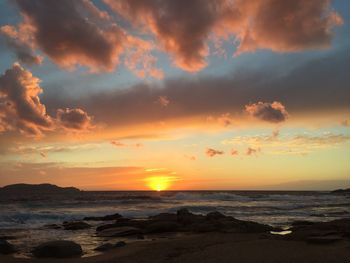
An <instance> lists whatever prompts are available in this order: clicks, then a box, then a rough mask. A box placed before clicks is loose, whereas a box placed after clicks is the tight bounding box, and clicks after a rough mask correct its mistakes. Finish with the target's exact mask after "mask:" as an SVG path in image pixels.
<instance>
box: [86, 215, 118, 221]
mask: <svg viewBox="0 0 350 263" xmlns="http://www.w3.org/2000/svg"><path fill="white" fill-rule="evenodd" d="M120 218H122V216H121V215H120V214H118V213H116V214H113V215H106V216H101V217H96V216H95V217H94V216H90V217H84V219H83V220H84V221H111V220H117V219H120Z"/></svg>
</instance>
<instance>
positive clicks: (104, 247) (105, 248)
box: [94, 243, 114, 252]
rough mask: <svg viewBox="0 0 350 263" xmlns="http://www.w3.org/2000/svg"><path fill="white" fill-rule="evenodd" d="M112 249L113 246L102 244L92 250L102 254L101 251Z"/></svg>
mask: <svg viewBox="0 0 350 263" xmlns="http://www.w3.org/2000/svg"><path fill="white" fill-rule="evenodd" d="M112 248H114V246H113V244H111V243H106V244H102V245H101V246H98V247H96V248H95V249H94V250H96V251H101V252H102V251H107V250H110V249H112Z"/></svg>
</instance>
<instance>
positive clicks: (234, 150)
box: [231, 149, 239, 156]
mask: <svg viewBox="0 0 350 263" xmlns="http://www.w3.org/2000/svg"><path fill="white" fill-rule="evenodd" d="M238 154H239V152H238V150H236V149H232V150H231V155H233V156H235V155H238Z"/></svg>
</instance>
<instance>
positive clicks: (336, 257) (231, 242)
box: [0, 233, 350, 263]
mask: <svg viewBox="0 0 350 263" xmlns="http://www.w3.org/2000/svg"><path fill="white" fill-rule="evenodd" d="M349 255H350V242H349V240H342V241H339V242H335V243H333V244H328V245H319V244H318V245H316V244H309V243H307V242H305V241H295V240H288V239H283V238H280V237H269V236H266V235H264V234H255V233H252V234H250V233H204V234H189V235H183V236H177V237H173V238H171V239H159V240H155V241H145V242H136V243H130V244H127V245H126V246H125V247H121V248H114V249H112V250H110V251H107V252H105V253H103V254H101V255H97V256H91V257H81V258H80V257H78V258H69V259H49V258H44V259H36V258H14V257H12V256H10V255H8V256H4V255H1V256H0V262H2V263H40V262H48V263H50V262H66V263H109V262H110V263H112V262H118V263H127V262H136V263H150V262H152V263H157V262H184V263H187V262H196V261H198V262H203V263H205V262H239V263H250V262H266V263H288V262H290V263H292V262H301V263H303V262H305V263H313V262H314V263H316V262H317V263H337V262H340V263H341V262H346V261H347V260H348V259H349Z"/></svg>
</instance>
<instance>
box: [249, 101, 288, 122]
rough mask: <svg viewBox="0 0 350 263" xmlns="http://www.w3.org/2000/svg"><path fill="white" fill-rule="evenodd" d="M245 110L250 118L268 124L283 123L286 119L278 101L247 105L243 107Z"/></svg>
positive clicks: (286, 115)
mask: <svg viewBox="0 0 350 263" xmlns="http://www.w3.org/2000/svg"><path fill="white" fill-rule="evenodd" d="M245 110H246V112H247V113H248V114H250V115H251V116H253V117H255V118H257V119H260V120H263V121H268V122H275V123H278V122H283V121H285V120H286V118H287V117H288V112H287V111H286V109H285V107H284V105H283V104H282V103H280V102H278V101H274V102H272V103H268V102H258V103H253V104H249V105H246V106H245Z"/></svg>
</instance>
